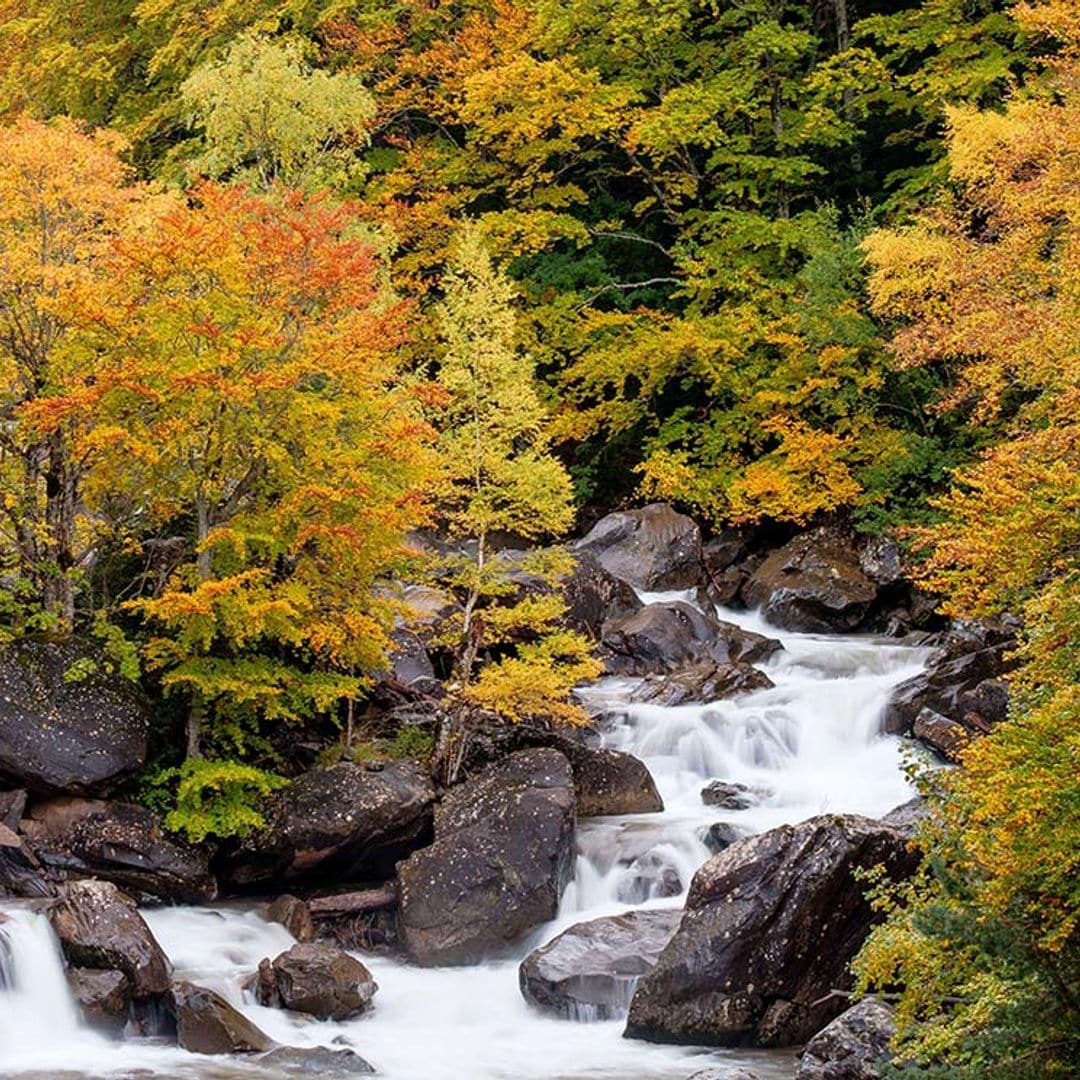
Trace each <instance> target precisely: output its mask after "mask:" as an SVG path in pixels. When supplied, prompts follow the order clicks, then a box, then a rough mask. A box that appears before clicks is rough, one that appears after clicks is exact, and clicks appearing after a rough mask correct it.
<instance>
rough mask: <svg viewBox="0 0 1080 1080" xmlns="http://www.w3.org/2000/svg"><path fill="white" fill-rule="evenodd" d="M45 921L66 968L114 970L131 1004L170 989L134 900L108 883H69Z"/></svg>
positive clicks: (163, 963) (165, 963)
mask: <svg viewBox="0 0 1080 1080" xmlns="http://www.w3.org/2000/svg"><path fill="white" fill-rule="evenodd" d="M49 921H50V922H51V923H52V928H53V930H54V931H56V936H57V937H58V938H59V939H60V946H61V948H62V949H63V951H64V955H65V956H66V957H67V960H68V963H70V964H72V965H73V966H75V967H88V968H105V969H108V968H114V969H116V970H117V971H122V972H123V973H124V974H125V975H126V976H127V978H128V981H129V982H130V984H131V995H132V997H133V998H135V999H136V1000H141V999H143V998H148V997H154V996H156V995H159V994H163V993H165V991H167V990H168V989H169V961H168V960H167V959H166V958H165V953H164V952H162V950H161V946H160V945H159V944H158V943H157V941H156V939H155V938H154V935H153V934H152V933H151V932H150V927H149V926H147V925H146V923H145V921H144V920H143V917H142V916H141V915H140V914H139V910H138V908H137V907H136V906H135V901H134V900H132V899H131V898H130V897H129V896H125V895H124V893H122V892H121V891H120V890H119V889H118V888H117V887H116V886H115V885H113V884H112V883H111V882H108V881H74V882H71V883H70V884H68V885H66V886H64V888H63V889H62V890H61V896H60V900H59V902H58V903H56V904H55V905H54V906H53V907H51V908H50V909H49Z"/></svg>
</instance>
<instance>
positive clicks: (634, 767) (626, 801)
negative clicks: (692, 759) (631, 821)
mask: <svg viewBox="0 0 1080 1080" xmlns="http://www.w3.org/2000/svg"><path fill="white" fill-rule="evenodd" d="M567 757H568V758H569V759H570V764H571V767H572V769H573V773H574V791H575V792H576V795H577V813H578V817H602V816H604V815H608V814H654V813H658V812H659V811H661V810H663V809H664V801H663V799H661V798H660V793H659V792H658V791H657V790H656V782H655V781H654V780H653V778H652V775H651V773H650V772H649V770H648V768H647V767H646V765H645V763H644V762H643V761H639V760H638V759H637V758H636V757H634V756H633V754H625V753H623V752H622V751H620V750H603V749H595V750H594V749H591V748H584V747H583V748H580V749H575V750H572V751H571V752H570V753H568V754H567Z"/></svg>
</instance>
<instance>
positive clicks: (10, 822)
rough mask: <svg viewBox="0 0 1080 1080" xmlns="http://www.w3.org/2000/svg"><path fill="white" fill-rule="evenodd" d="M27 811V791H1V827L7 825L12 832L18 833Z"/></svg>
mask: <svg viewBox="0 0 1080 1080" xmlns="http://www.w3.org/2000/svg"><path fill="white" fill-rule="evenodd" d="M25 810H26V792H25V791H23V790H22V789H19V790H17V791H0V825H6V826H7V827H8V828H9V829H10V830H11V831H12V832H18V830H19V822H20V821H22V816H23V812H24V811H25Z"/></svg>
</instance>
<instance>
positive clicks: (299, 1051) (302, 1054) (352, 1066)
mask: <svg viewBox="0 0 1080 1080" xmlns="http://www.w3.org/2000/svg"><path fill="white" fill-rule="evenodd" d="M255 1061H256V1062H257V1063H258V1064H259V1065H260V1066H261V1067H263V1068H270V1069H273V1070H275V1071H280V1072H282V1073H284V1074H285V1075H286V1076H367V1075H370V1074H371V1073H373V1072H374V1071H375V1070H374V1069H373V1068H372V1067H371V1066H370V1065H369V1064H368V1063H367V1062H366V1061H365V1060H364V1059H363V1058H362V1057H361V1056H360V1055H359V1054H357V1053H356V1052H355V1051H353V1050H349V1049H347V1048H346V1049H341V1050H335V1049H332V1048H331V1047H328V1046H279V1047H277V1049H275V1050H271V1051H270V1052H269V1053H266V1054H260V1055H259V1057H257V1058H256V1059H255Z"/></svg>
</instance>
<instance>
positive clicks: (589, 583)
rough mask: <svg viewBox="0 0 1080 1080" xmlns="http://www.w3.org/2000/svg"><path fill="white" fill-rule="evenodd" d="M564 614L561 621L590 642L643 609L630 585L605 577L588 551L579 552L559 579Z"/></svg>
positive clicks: (610, 576)
mask: <svg viewBox="0 0 1080 1080" xmlns="http://www.w3.org/2000/svg"><path fill="white" fill-rule="evenodd" d="M562 588H563V599H564V600H565V601H566V608H567V611H566V614H565V615H564V616H563V621H564V622H565V624H566V625H567V626H568V627H570V629H572V630H577V631H579V632H580V633H582V634H585V635H586V636H587V637H589V638H592V640H594V641H599V640H600V639H601V638H602V637H603V636H604V634H605V632H606V631H607V629H608V627H610V626H611V625H612V624H613V623H615V622H617V621H618V620H619V619H625V618H626V617H627V616H629V615H633V614H634V613H635V612H636V611H640V610H641V608H642V607H643V606H644V605H643V604H642V602H641V601H640V600H639V599H638V595H637V593H636V592H634V589H633V586H632V585H630V584H629V583H628V582H626V581H623V580H622V578H617V577H615V575H614V574H609V573H608V571H607V570H605V569H604V568H603V567H602V566H601V565H600V563H599V561H598V560H597V559H596V557H595V556H594V555H592V554H590V553H589V552H588V551H579V552H578V553H577V556H576V562H575V565H574V569H573V571H572V572H571V573H570V575H569V576H568V577H566V578H565V579H564V580H563V583H562Z"/></svg>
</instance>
